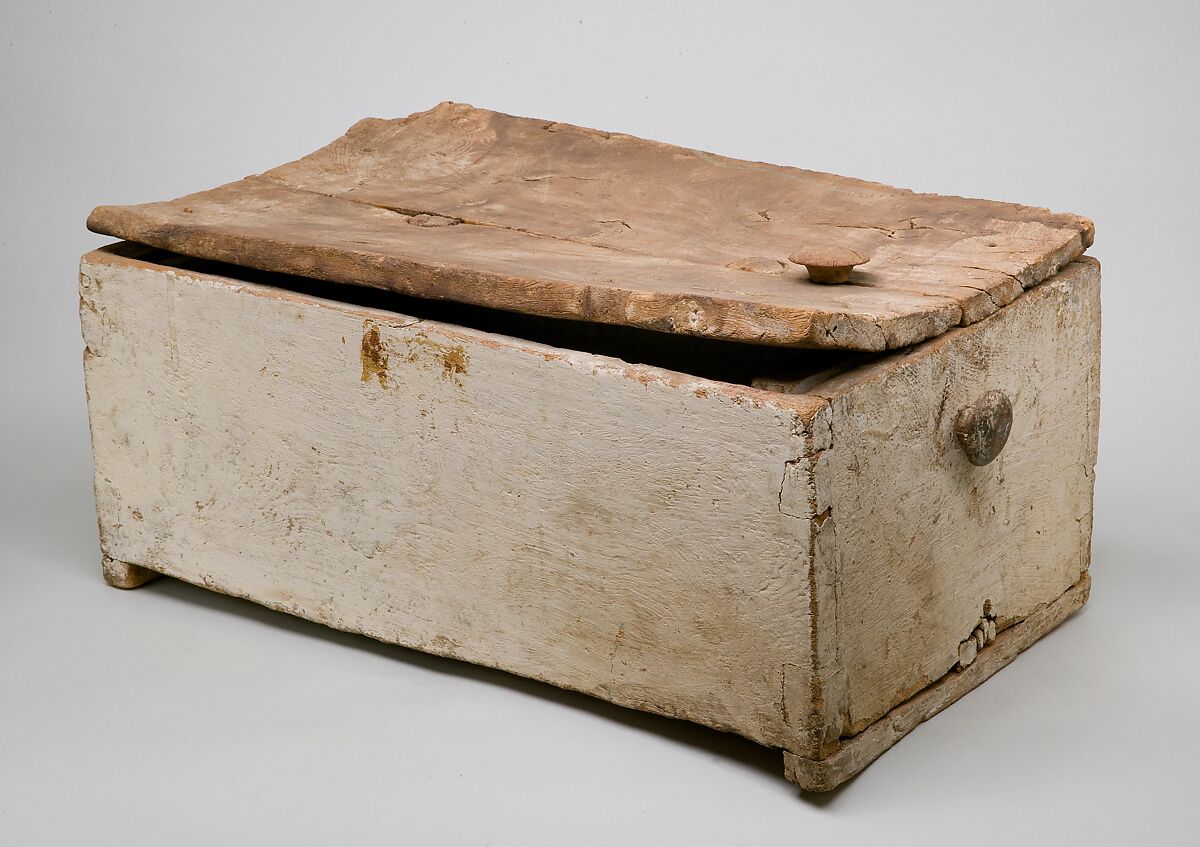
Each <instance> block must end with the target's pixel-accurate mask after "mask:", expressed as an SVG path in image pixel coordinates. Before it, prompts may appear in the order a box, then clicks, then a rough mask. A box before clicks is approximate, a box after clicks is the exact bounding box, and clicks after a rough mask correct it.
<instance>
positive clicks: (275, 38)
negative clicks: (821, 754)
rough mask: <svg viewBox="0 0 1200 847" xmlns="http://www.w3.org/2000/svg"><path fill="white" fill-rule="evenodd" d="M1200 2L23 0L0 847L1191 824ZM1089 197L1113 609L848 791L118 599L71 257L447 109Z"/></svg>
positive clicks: (3, 237)
mask: <svg viewBox="0 0 1200 847" xmlns="http://www.w3.org/2000/svg"><path fill="white" fill-rule="evenodd" d="M1198 37H1200V13H1198V12H1197V5H1196V4H1193V3H1171V4H1155V3H1144V2H1143V3H1133V4H1123V3H1121V4H1118V3H1100V2H1090V3H1072V4H1056V3H1046V2H1041V3H1012V2H1003V3H999V2H997V3H990V4H986V5H984V4H971V3H961V2H956V3H944V4H940V3H939V4H934V3H925V4H921V3H915V2H910V3H888V4H877V5H860V4H853V3H836V4H835V3H814V4H804V3H787V4H783V3H780V4H777V5H770V4H765V3H750V2H740V3H736V4H730V5H729V6H727V7H716V6H709V5H704V4H697V3H686V4H679V5H660V6H655V7H654V8H653V9H651V8H649V7H644V6H641V5H638V4H628V5H620V4H598V3H586V4H578V5H569V4H565V5H560V4H545V5H508V4H502V3H498V2H493V3H463V2H455V3H431V2H425V3H420V4H401V3H378V4H360V3H351V2H339V3H331V4H327V5H325V6H322V7H317V6H316V5H309V4H304V3H252V2H248V0H243V2H215V1H214V0H205V2H193V3H183V4H170V3H163V2H154V3H141V4H131V3H120V2H105V3H92V4H76V5H71V4H58V3H53V4H33V3H30V4H27V5H18V4H12V3H6V4H5V5H4V7H3V11H2V12H0V57H2V59H0V86H2V90H0V145H2V148H0V167H2V169H3V171H2V175H3V179H2V184H0V191H2V192H3V198H2V199H3V202H2V203H0V263H2V265H0V267H2V273H0V294H2V299H0V354H2V355H0V389H2V390H0V428H2V429H0V451H2V452H0V458H2V466H0V474H2V475H0V521H2V524H0V578H2V580H0V844H4V845H26V844H89V845H100V844H122V845H128V844H172V845H186V844H216V843H223V844H265V843H279V844H282V843H287V844H373V843H389V844H394V843H415V844H429V843H447V844H485V843H486V844H534V843H555V844H562V843H571V844H594V843H614V842H622V843H633V844H638V843H651V842H653V843H656V844H659V843H689V844H710V843H712V844H722V843H724V844H729V843H756V842H765V841H767V840H768V839H769V840H770V841H771V842H772V843H781V842H782V843H812V844H817V843H821V844H833V843H839V844H840V843H846V844H853V843H877V842H880V841H885V842H886V843H888V844H890V845H904V844H921V845H931V844H933V845H936V844H964V843H976V844H998V843H1005V844H1019V843H1028V844H1038V843H1056V844H1071V843H1089V844H1108V843H1113V844H1124V843H1129V842H1130V841H1131V840H1134V839H1136V840H1138V841H1139V842H1141V843H1145V844H1183V843H1191V844H1195V843H1200V809H1198V804H1200V778H1198V775H1197V760H1198V758H1200V743H1198V742H1197V731H1196V725H1197V713H1198V712H1200V681H1198V677H1200V660H1198V659H1197V658H1196V656H1197V650H1198V645H1200V627H1198V626H1197V620H1198V618H1200V607H1198V604H1197V598H1198V596H1200V591H1198V589H1200V579H1198V577H1197V552H1196V550H1197V547H1196V542H1195V532H1196V522H1197V505H1198V503H1197V501H1198V497H1197V494H1196V490H1195V483H1196V480H1197V478H1198V476H1197V473H1198V470H1200V469H1198V468H1197V460H1196V450H1195V443H1196V436H1197V429H1198V427H1197V423H1196V418H1197V414H1200V405H1198V404H1197V400H1196V396H1195V395H1196V389H1197V387H1198V386H1200V379H1198V378H1197V375H1196V371H1197V367H1198V364H1200V362H1198V358H1197V349H1198V346H1200V337H1198V336H1200V333H1198V332H1197V314H1198V308H1200V298H1198V297H1197V293H1196V291H1197V284H1198V283H1197V280H1196V279H1195V273H1194V271H1193V269H1192V262H1193V259H1192V255H1193V253H1194V252H1195V251H1194V245H1195V242H1196V236H1195V231H1196V222H1195V215H1194V211H1193V210H1194V208H1195V198H1196V197H1197V196H1200V191H1198V189H1200V184H1198V182H1200V180H1198V177H1197V167H1196V158H1195V157H1196V155H1197V151H1198V150H1200V132H1198V126H1200V125H1198V123H1197V114H1196V102H1197V99H1198V97H1200V61H1198V59H1197V50H1196V46H1195V42H1196V40H1197V38H1198ZM446 99H452V100H460V101H466V102H470V103H473V104H475V105H478V106H486V107H490V108H494V109H498V110H501V111H507V112H511V113H515V114H521V115H532V116H537V117H543V118H548V119H556V120H561V121H567V122H572V123H578V124H583V125H586V126H594V127H600V128H603V129H608V130H616V131H623V132H629V133H633V134H636V135H641V136H645V137H649V138H655V139H661V140H665V141H669V142H673V143H676V144H681V145H685V146H689V147H697V148H701V149H705V150H711V151H716V152H719V153H723V154H727V155H731V156H736V157H741V158H747V159H757V160H765V161H771V162H780V163H785V164H794V165H800V166H803V167H807V168H813V169H817V170H825V171H832V172H836V173H845V174H851V175H854V176H860V177H866V178H870V179H874V180H880V181H883V182H887V183H892V184H896V185H902V186H906V187H912V188H916V189H919V190H925V191H936V192H941V193H947V194H962V195H967V196H974V197H988V198H995V199H1003V200H1013V201H1019V202H1024V203H1028V204H1032V205H1039V206H1048V207H1050V208H1053V209H1056V210H1060V211H1072V212H1078V213H1081V214H1086V215H1089V216H1091V217H1093V218H1094V219H1095V220H1096V222H1097V226H1098V237H1097V242H1096V245H1095V246H1094V247H1093V248H1092V250H1091V251H1090V252H1091V253H1092V254H1093V255H1095V256H1097V257H1099V258H1100V259H1101V260H1102V261H1103V263H1104V320H1105V325H1104V365H1103V395H1102V396H1103V413H1102V424H1101V445H1100V447H1101V458H1100V464H1099V467H1098V471H1097V473H1098V485H1097V489H1096V520H1095V543H1094V561H1093V568H1092V572H1093V575H1094V579H1095V585H1094V593H1093V599H1092V602H1091V604H1090V605H1089V606H1088V607H1087V608H1086V609H1085V610H1084V611H1083V612H1082V613H1081V614H1079V615H1077V616H1076V617H1075V618H1073V619H1071V620H1070V621H1069V622H1068V623H1067V624H1065V625H1064V626H1063V627H1062V628H1061V629H1060V630H1058V631H1056V632H1054V633H1053V634H1051V635H1050V636H1049V637H1047V638H1046V639H1045V640H1044V641H1042V642H1040V643H1039V644H1037V645H1036V646H1035V647H1034V648H1033V649H1032V650H1030V651H1029V652H1028V653H1026V654H1025V655H1024V656H1023V657H1022V658H1021V659H1019V660H1018V661H1017V662H1016V663H1015V664H1014V665H1013V666H1011V667H1010V668H1009V669H1007V670H1005V671H1003V672H1002V673H1001V674H1000V675H999V676H998V677H996V678H995V679H994V680H992V681H990V682H988V683H987V684H986V685H985V686H983V687H982V688H981V689H979V690H978V691H976V692H974V693H972V694H971V695H969V696H968V697H966V698H965V699H964V700H963V701H962V702H960V703H959V704H958V705H956V706H954V707H953V708H952V709H950V710H949V711H948V712H946V713H944V714H942V715H941V716H939V717H938V718H936V719H935V720H933V721H932V722H930V723H927V724H925V725H923V726H922V727H920V728H919V729H918V730H917V731H915V732H914V733H912V735H911V736H909V737H908V738H907V739H905V740H904V741H903V742H901V743H900V744H899V745H898V746H897V747H896V748H895V749H893V750H892V751H891V752H889V753H887V754H886V755H885V756H884V757H883V758H882V759H881V760H879V761H878V762H877V763H876V764H875V765H873V766H872V767H870V768H869V769H868V770H867V771H866V772H865V773H864V774H863V775H862V776H861V777H859V778H858V779H857V780H855V781H853V782H852V783H850V784H849V785H848V786H846V787H845V788H844V789H842V790H841V791H840V792H837V793H835V794H833V795H831V796H827V797H824V798H815V799H812V798H801V797H799V796H798V795H797V793H796V791H795V790H794V788H793V787H792V786H790V785H788V784H787V783H785V782H784V781H783V779H782V776H781V771H780V765H779V760H778V756H777V754H773V753H770V752H769V751H766V750H764V749H762V748H759V747H756V746H755V745H753V744H750V743H748V742H743V741H741V740H739V739H737V738H734V737H731V736H725V735H721V734H718V733H715V732H710V731H707V730H704V729H700V728H697V727H693V726H690V725H687V724H684V723H681V722H676V721H671V720H666V719H660V718H656V717H651V716H646V715H641V714H637V713H633V712H629V711H625V710H621V709H617V708H615V707H610V706H608V705H606V704H603V703H600V702H598V701H593V700H590V699H588V698H585V697H582V696H577V695H573V694H568V693H564V692H560V691H557V690H555V689H552V688H549V687H547V686H542V685H539V684H535V683H530V682H526V681H523V680H519V679H517V678H514V677H510V676H507V675H505V674H501V673H495V672H491V671H485V670H480V669H475V668H472V667H469V666H464V665H460V664H457V663H454V662H449V661H444V660H439V659H435V658H430V657H425V656H422V655H419V654H415V653H412V652H409V651H406V650H402V649H399V648H392V647H387V646H383V645H380V644H377V643H375V642H372V641H369V640H367V639H365V638H360V637H352V636H347V635H343V634H340V633H335V632H332V631H329V630H326V629H323V628H321V627H318V626H315V625H312V624H308V623H305V622H302V621H298V620H295V619H292V618H289V617H287V616H284V615H281V614H276V613H272V612H268V611H266V610H262V609H259V608H258V607H255V606H252V605H250V604H248V603H245V602H241V601H235V600H231V599H228V598H224V597H220V596H216V595H213V594H210V593H207V592H205V591H202V590H200V589H197V588H193V587H190V586H186V585H183V584H180V583H177V582H174V581H171V580H161V581H159V582H157V583H155V584H153V585H151V586H148V587H146V588H144V589H141V590H140V591H136V592H128V593H123V592H118V591H114V590H112V589H109V588H107V587H106V586H105V585H104V584H103V583H102V582H101V580H100V576H99V570H98V567H99V563H98V556H99V553H98V546H97V537H96V529H95V516H94V512H93V503H92V492H91V480H90V474H91V467H90V458H89V446H88V434H87V428H86V416H85V408H84V398H83V386H82V378H81V366H80V356H81V349H82V343H81V341H80V337H79V326H78V319H77V315H76V308H77V295H76V287H75V286H76V269H77V261H78V257H79V255H80V254H81V253H83V252H84V251H85V250H88V249H90V248H92V247H95V246H98V245H100V244H102V243H105V241H106V239H103V238H100V237H98V236H94V235H91V234H89V233H88V232H86V231H85V229H84V219H85V217H86V215H87V213H88V211H89V210H90V208H91V207H92V206H93V205H96V204H99V203H129V202H142V201H147V200H157V199H165V198H168V197H174V196H177V195H180V194H183V193H186V192H191V191H196V190H200V189H203V188H208V187H211V186H214V185H217V184H219V183H223V182H226V181H229V180H231V179H236V178H239V177H241V176H243V175H246V174H249V173H253V172H257V171H261V170H263V169H265V168H267V167H270V166H272V165H275V164H278V163H280V162H283V161H286V160H290V159H293V158H296V157H297V156H299V155H301V154H304V153H307V152H309V151H310V150H313V149H315V148H317V147H319V146H321V145H323V144H325V143H326V142H328V141H330V140H332V139H333V138H335V137H336V136H338V135H339V134H341V133H342V132H343V131H344V130H345V129H346V128H347V127H348V126H350V124H352V123H353V122H354V121H355V120H357V119H359V118H361V117H364V116H368V115H373V116H380V117H394V116H400V115H405V114H408V113H410V112H413V111H417V110H421V109H426V108H428V107H429V106H431V105H433V104H434V103H436V102H438V101H440V100H446Z"/></svg>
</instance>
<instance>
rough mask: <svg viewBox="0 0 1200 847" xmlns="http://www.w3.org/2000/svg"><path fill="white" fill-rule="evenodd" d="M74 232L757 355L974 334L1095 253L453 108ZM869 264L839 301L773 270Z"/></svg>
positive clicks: (1004, 221)
mask: <svg viewBox="0 0 1200 847" xmlns="http://www.w3.org/2000/svg"><path fill="white" fill-rule="evenodd" d="M88 226H89V227H90V228H91V229H93V230H95V231H97V232H102V233H107V234H110V235H114V236H117V237H120V238H127V239H130V240H133V241H137V242H141V243H144V244H149V245H152V246H156V247H162V248H165V249H168V250H173V251H176V252H179V253H182V254H185V255H189V256H195V257H199V258H204V259H213V260H218V261H224V262H230V263H233V264H239V265H243V266H246V267H253V268H259V269H264V270H277V271H283V272H287V273H293V274H299V275H303V276H310V277H316V278H320V279H327V280H331V281H335V282H344V283H350V284H359V285H370V286H375V287H379V288H386V289H392V290H396V291H401V292H404V293H408V294H414V295H417V296H421V297H430V298H446V299H454V300H459V301H462V302H467V303H474V304H482V305H489V306H496V307H499V308H503V309H508V310H512V311H518V312H528V313H532V314H539V315H547V316H552V317H561V318H573V319H581V320H589V321H596V322H603V323H617V324H627V325H632V326H639V327H645V328H650V329H654V330H660V331H664V332H674V333H684V334H692V335H702V336H709V337H715V338H725V339H732V340H737V341H745V342H750V343H756V344H770V345H781V346H800V347H835V348H849V349H861V350H882V349H886V348H894V347H902V346H906V345H909V344H912V343H914V342H917V341H920V340H922V339H925V338H930V337H933V336H937V335H939V334H941V333H943V332H945V331H946V330H947V329H949V328H950V327H953V326H956V325H960V324H970V323H973V322H975V321H978V320H979V319H981V318H982V317H985V316H986V315H988V314H991V313H993V312H994V311H996V309H998V308H1000V307H1001V306H1003V305H1005V304H1007V303H1009V302H1011V301H1012V300H1013V298H1014V297H1016V296H1017V295H1018V294H1019V293H1020V292H1021V290H1022V289H1023V288H1028V287H1029V286H1031V285H1033V284H1035V283H1037V282H1039V281H1041V280H1043V279H1045V278H1046V277H1048V276H1050V275H1052V274H1053V273H1054V272H1055V271H1056V270H1057V269H1058V268H1059V267H1060V266H1061V265H1063V264H1065V263H1066V262H1068V261H1070V260H1072V259H1074V258H1076V257H1078V256H1079V255H1080V254H1081V253H1082V252H1083V250H1084V249H1085V248H1086V247H1087V246H1088V245H1089V244H1090V243H1091V240H1092V237H1093V227H1092V224H1091V222H1090V221H1088V220H1086V219H1084V218H1080V217H1076V216H1073V215H1061V214H1052V213H1050V212H1047V211H1046V210H1044V209H1034V208H1030V207H1026V206H1019V205H1014V204H1009V203H997V202H991V201H983V200H969V199H964V198H957V197H942V196H937V195H930V194H916V193H913V192H910V191H906V190H902V189H896V188H891V187H888V186H884V185H879V184H877V183H870V182H864V181H861V180H855V179H849V178H846V177H839V176H832V175H829V174H822V173H817V172H813V171H806V170H801V169H798V168H788V167H780V166H776V165H768V164H762V163H753V162H744V161H739V160H736V159H729V158H725V157H721V156H715V155H712V154H708V153H703V152H700V151H696V150H688V149H684V148H680V147H673V146H670V145H666V144H659V143H655V142H651V141H646V140H643V139H638V138H634V137H631V136H627V135H621V134H616V133H607V132H600V131H597V130H592V129H585V128H581V127H576V126H571V125H568V124H561V123H554V122H550V121H544V120H534V119H529V118H516V117H511V116H509V115H503V114H499V113H496V112H491V111H487V110H483V109H475V108H473V107H470V106H466V105H463V104H456V103H443V104H441V105H439V106H437V107H435V108H434V109H431V110H429V111H427V112H421V113H418V114H415V115H412V116H410V117H408V118H403V119H397V120H379V119H367V120H364V121H360V122H359V123H357V124H355V126H354V127H352V128H351V129H350V130H349V132H347V133H346V135H345V136H343V137H342V138H340V139H338V140H337V141H335V142H333V143H332V144H330V145H329V146H327V147H325V148H322V149H321V150H318V151H317V152H315V153H313V154H311V155H310V156H307V157H305V158H303V159H301V160H299V161H297V162H293V163H290V164H287V165H283V166H282V167H279V168H275V169H273V170H270V171H268V172H266V173H264V174H261V175H257V176H252V177H248V178H246V179H243V180H240V181H238V182H234V183H230V184H228V185H224V186H221V187H220V188H216V189H213V190H211V191H206V192H201V193H199V194H193V195H189V196H187V197H183V198H180V199H178V200H174V201H169V202H164V203H149V204H144V205H140V206H101V207H98V208H97V209H96V210H94V211H93V213H92V215H91V217H90V218H89V221H88ZM807 245H817V246H822V245H832V246H835V247H847V248H851V249H853V250H856V251H858V252H860V253H862V254H864V255H867V256H870V263H869V264H868V265H864V266H862V267H860V268H859V269H857V270H856V271H855V272H854V274H853V275H852V277H851V284H848V285H834V286H829V285H821V284H817V283H813V282H811V281H809V279H808V278H807V272H806V271H804V270H802V269H800V268H798V267H796V266H794V265H791V264H789V263H788V262H787V261H786V257H788V256H789V255H790V254H792V253H793V252H794V251H795V250H796V249H798V248H800V247H803V246H807Z"/></svg>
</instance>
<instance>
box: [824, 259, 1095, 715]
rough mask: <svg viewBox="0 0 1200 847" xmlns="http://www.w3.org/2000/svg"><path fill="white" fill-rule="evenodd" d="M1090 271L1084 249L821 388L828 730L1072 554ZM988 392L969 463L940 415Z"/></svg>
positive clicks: (1091, 392)
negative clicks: (995, 422)
mask: <svg viewBox="0 0 1200 847" xmlns="http://www.w3.org/2000/svg"><path fill="white" fill-rule="evenodd" d="M1099 282H1100V274H1099V266H1098V265H1097V264H1096V263H1095V262H1094V261H1092V260H1084V261H1083V262H1079V263H1075V264H1072V265H1069V266H1068V267H1067V268H1066V269H1064V271H1063V272H1061V273H1060V274H1058V275H1057V276H1056V277H1054V278H1052V279H1051V280H1050V281H1048V282H1046V283H1044V284H1042V285H1040V286H1038V287H1037V288H1035V289H1033V290H1031V291H1030V292H1028V293H1026V294H1025V295H1024V296H1022V297H1021V298H1019V299H1018V300H1017V301H1016V302H1014V303H1013V304H1011V305H1010V306H1008V307H1007V308H1005V309H1003V310H1001V312H999V313H997V314H996V315H994V316H992V317H991V318H988V319H986V320H985V321H983V322H981V323H979V324H977V325H974V326H972V327H967V328H963V329H960V330H955V331H953V332H951V333H949V334H948V335H947V336H945V337H944V338H942V339H938V340H937V341H934V342H930V343H929V344H926V345H922V346H921V347H919V348H917V349H915V350H914V351H912V352H910V353H908V354H898V355H896V356H892V357H888V358H887V359H885V360H883V361H881V362H879V363H877V364H875V365H872V366H871V367H869V368H867V369H865V370H864V371H862V372H859V373H856V374H852V375H848V376H847V377H844V378H841V379H839V380H835V381H834V382H833V383H830V384H828V385H827V386H825V387H824V388H822V389H820V392H821V393H824V394H826V395H828V396H829V397H830V399H831V400H832V413H833V436H832V443H833V447H832V449H830V450H829V451H827V452H826V453H825V454H824V455H823V457H822V463H821V465H820V466H819V467H818V470H817V490H818V498H817V508H818V509H819V510H821V509H825V508H828V509H829V510H830V513H829V521H828V522H827V526H826V527H825V528H824V530H823V534H824V533H827V532H828V531H829V530H830V529H832V531H833V533H834V534H835V536H836V540H835V541H834V543H831V544H827V545H823V546H822V550H821V551H820V552H819V556H820V557H821V558H822V561H823V567H822V569H823V570H824V571H825V572H826V573H827V574H828V576H829V579H830V580H831V581H832V582H833V584H834V585H835V586H836V593H835V596H834V597H833V598H832V602H833V603H834V605H835V607H836V608H835V610H834V612H833V614H832V617H834V618H835V619H836V624H835V628H836V641H837V645H838V651H837V652H838V665H839V667H840V672H841V679H840V680H839V681H838V683H837V693H836V695H831V696H836V697H838V698H840V700H839V702H838V703H837V710H838V711H840V713H841V727H840V733H841V734H842V735H848V734H853V733H856V732H859V731H861V730H862V729H863V728H864V727H866V726H867V725H869V724H870V723H871V722H872V721H874V720H876V719H877V718H879V717H880V716H881V715H883V714H884V713H885V712H886V711H887V710H888V709H889V708H891V707H892V706H895V705H897V704H898V703H900V702H902V701H903V700H905V699H906V698H908V697H910V696H911V695H913V694H914V693H916V692H917V691H920V690H921V689H922V688H925V687H926V686H928V685H930V684H931V683H932V682H934V681H936V680H938V679H939V678H941V677H942V676H944V675H945V674H946V673H948V672H950V671H951V669H952V668H954V667H955V666H956V664H958V663H959V662H960V660H963V661H966V662H969V661H971V660H972V659H973V657H974V656H975V654H976V652H977V650H976V648H978V649H987V643H988V642H989V641H990V639H991V638H993V637H994V635H995V632H996V631H997V630H999V631H1002V630H1003V629H1004V628H1005V627H1006V626H1009V625H1011V624H1013V623H1015V622H1017V621H1019V620H1021V619H1023V618H1025V617H1027V616H1029V615H1030V614H1031V613H1033V612H1034V611H1035V610H1037V609H1039V608H1040V607H1043V606H1045V605H1046V604H1048V603H1050V602H1052V601H1054V600H1055V599H1057V598H1058V597H1059V596H1060V595H1062V594H1063V593H1064V592H1065V591H1066V590H1067V589H1068V588H1069V587H1070V586H1072V585H1073V584H1075V583H1076V582H1077V581H1078V580H1079V578H1080V575H1081V574H1082V573H1083V571H1084V570H1085V569H1086V568H1087V566H1088V563H1089V560H1090V538H1091V524H1092V488H1093V467H1094V464H1095V460H1096V434H1097V425H1098V419H1099V399H1098V392H1099V344H1100V300H1099ZM989 390H999V391H1001V392H1003V393H1004V395H1005V396H1006V397H1007V398H1009V401H1010V402H1011V406H1012V410H1013V414H1012V427H1011V435H1010V437H1009V439H1008V442H1007V444H1006V445H1005V447H1004V449H1003V451H1002V452H1001V453H1000V454H999V456H998V457H997V458H996V459H995V460H994V461H993V462H991V463H990V464H987V465H985V466H982V467H976V466H975V465H972V464H971V463H970V462H969V461H968V460H967V458H966V454H965V452H964V450H963V448H962V447H961V446H960V444H959V442H958V441H957V439H956V436H955V433H954V424H955V418H956V415H957V413H958V411H959V410H960V409H961V408H963V407H964V406H967V405H968V404H972V403H974V402H975V401H976V400H977V399H978V398H980V397H981V396H982V395H984V393H985V392H987V391H989ZM973 632H976V633H977V635H976V636H975V637H974V638H973V637H972V633H973ZM968 640H970V641H972V642H973V643H972V644H967V643H966V642H967V641H968ZM960 648H961V649H960Z"/></svg>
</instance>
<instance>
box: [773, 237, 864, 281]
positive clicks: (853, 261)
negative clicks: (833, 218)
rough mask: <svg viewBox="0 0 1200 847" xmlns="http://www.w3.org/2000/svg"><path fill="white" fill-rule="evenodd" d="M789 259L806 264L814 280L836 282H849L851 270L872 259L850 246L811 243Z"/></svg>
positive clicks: (795, 262)
mask: <svg viewBox="0 0 1200 847" xmlns="http://www.w3.org/2000/svg"><path fill="white" fill-rule="evenodd" d="M788 261H789V262H792V263H793V264H796V265H804V267H805V268H807V269H808V278H809V279H811V280H812V281H813V282H824V283H831V284H836V283H840V282H848V281H849V280H850V271H852V270H854V268H855V267H856V266H857V265H865V264H866V263H867V262H869V261H871V260H870V258H868V257H867V256H864V255H863V254H862V253H860V252H858V251H857V250H851V249H850V248H849V247H835V246H830V245H821V244H811V245H808V246H806V247H801V248H800V249H799V250H797V251H796V252H795V253H793V254H792V255H790V256H788Z"/></svg>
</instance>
